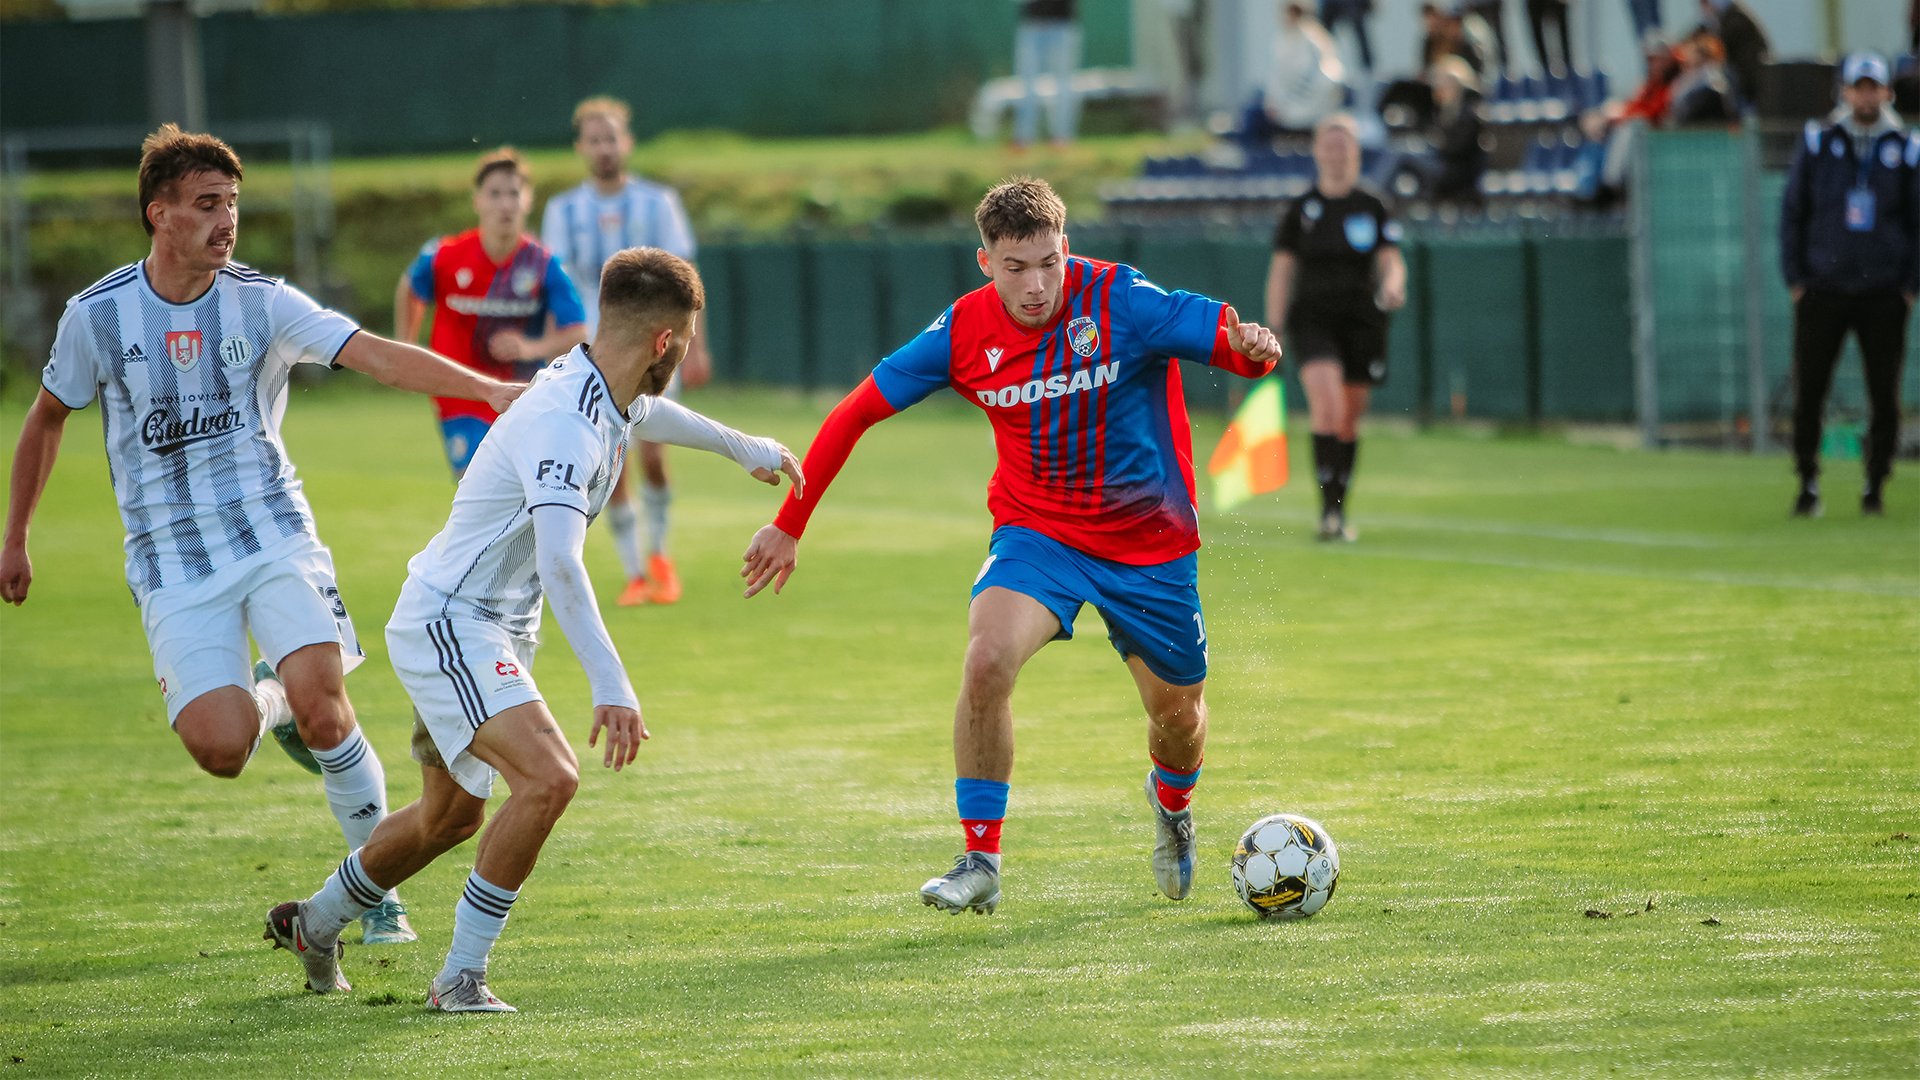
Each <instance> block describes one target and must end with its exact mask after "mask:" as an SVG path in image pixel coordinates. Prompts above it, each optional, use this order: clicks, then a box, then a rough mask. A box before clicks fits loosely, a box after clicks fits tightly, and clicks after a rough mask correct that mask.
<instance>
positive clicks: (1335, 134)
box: [1266, 113, 1407, 541]
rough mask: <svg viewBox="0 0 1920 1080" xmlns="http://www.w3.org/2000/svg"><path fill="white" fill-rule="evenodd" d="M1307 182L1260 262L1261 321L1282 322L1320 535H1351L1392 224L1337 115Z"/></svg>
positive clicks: (1383, 369) (1400, 272) (1396, 290)
mask: <svg viewBox="0 0 1920 1080" xmlns="http://www.w3.org/2000/svg"><path fill="white" fill-rule="evenodd" d="M1313 162H1314V165H1315V166H1316V168H1317V170H1318V171H1317V175H1316V177H1315V179H1314V184H1313V188H1312V189H1311V190H1309V191H1308V192H1307V193H1306V194H1305V195H1303V196H1301V197H1300V198H1299V199H1296V200H1294V202H1293V203H1292V205H1290V206H1288V207H1287V209H1286V211H1285V212H1284V213H1283V214H1281V216H1280V222H1279V225H1278V227H1277V228H1275V230H1274V235H1273V257H1272V258H1271V260H1270V261H1269V263H1268V267H1267V289H1266V302H1267V304H1266V308H1267V310H1266V315H1267V323H1268V324H1269V325H1271V326H1274V327H1281V326H1284V327H1285V332H1286V336H1287V339H1288V342H1289V344H1288V347H1287V348H1288V352H1289V353H1290V354H1291V355H1292V356H1293V358H1294V362H1295V363H1296V364H1298V365H1299V376H1300V386H1301V388H1302V389H1303V390H1305V391H1306V394H1307V412H1308V414H1309V416H1310V417H1311V420H1312V427H1313V465H1314V474H1315V477H1316V479H1318V481H1319V484H1320V527H1319V537H1320V539H1322V540H1332V541H1351V540H1352V539H1354V535H1355V534H1354V531H1353V529H1352V528H1350V527H1349V526H1348V524H1347V510H1346V505H1347V504H1346V500H1347V494H1348V492H1349V491H1351V490H1352V487H1353V474H1354V464H1355V461H1356V459H1357V458H1358V455H1359V452H1360V418H1361V417H1362V416H1364V415H1365V414H1366V411H1367V401H1368V398H1369V397H1370V395H1371V394H1372V392H1373V388H1374V387H1376V386H1379V385H1381V384H1383V383H1385V382H1386V380H1387V321H1388V318H1389V315H1390V313H1392V312H1394V311H1397V310H1399V309H1400V307H1401V306H1402V305H1403V304H1405V303H1406V300H1407V264H1406V262H1405V260H1404V259H1402V258H1401V255H1400V238H1401V230H1400V223H1399V222H1398V221H1395V220H1394V218H1393V215H1392V213H1391V212H1389V211H1388V209H1387V206H1386V204H1385V203H1384V202H1383V201H1382V200H1381V198H1380V196H1379V195H1378V194H1377V193H1375V192H1374V191H1372V190H1371V189H1369V188H1368V187H1367V186H1366V185H1365V184H1364V183H1362V182H1361V180H1360V134H1359V131H1358V130H1357V129H1356V127H1355V125H1354V122H1353V118H1352V117H1350V116H1347V115H1345V114H1344V113H1340V114H1335V115H1333V116H1330V117H1328V118H1326V119H1325V120H1322V121H1321V122H1320V126H1319V127H1318V128H1317V129H1315V131H1314V134H1313Z"/></svg>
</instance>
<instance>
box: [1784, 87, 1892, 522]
mask: <svg viewBox="0 0 1920 1080" xmlns="http://www.w3.org/2000/svg"><path fill="white" fill-rule="evenodd" d="M1840 81H1841V90H1840V93H1841V96H1842V98H1843V99H1844V102H1843V104H1841V106H1840V107H1839V108H1838V109H1836V110H1834V112H1833V114H1832V115H1831V116H1829V117H1828V118H1827V121H1826V123H1825V124H1824V125H1823V124H1822V123H1821V122H1820V121H1817V120H1815V121H1809V122H1808V123H1807V128H1806V133H1805V135H1804V137H1803V138H1802V139H1801V140H1800V146H1799V149H1798V151H1797V152H1796V154H1795V156H1794V161H1793V168H1792V171H1791V172H1789V173H1788V175H1787V188H1786V194H1785V197H1784V199H1783V200H1782V205H1781V210H1780V264H1781V269H1782V271H1783V272H1784V273H1785V275H1786V279H1787V288H1788V290H1789V291H1790V292H1791V293H1792V296H1793V380H1794V403H1793V453H1794V459H1795V464H1796V465H1797V466H1798V468H1799V470H1800V493H1799V496H1798V497H1797V498H1796V499H1795V500H1794V504H1793V514H1794V516H1795V517H1816V516H1818V515H1819V513H1820V482H1819V476H1820V458H1819V452H1820V424H1821V418H1822V414H1823V413H1824V412H1825V411H1826V405H1827V391H1828V389H1829V388H1830V387H1831V386H1832V384H1833V369H1834V365H1835V364H1837V363H1838V362H1839V358H1840V347H1841V345H1842V343H1844V342H1845V340H1846V336H1847V332H1848V331H1849V330H1851V331H1853V333H1854V336H1855V337H1856V338H1857V339H1858V341H1859V342H1860V356H1861V361H1862V363H1863V366H1864V367H1865V374H1866V384H1867V408H1868V421H1867V439H1866V446H1865V448H1864V451H1865V453H1864V456H1865V458H1866V470H1867V478H1866V479H1867V484H1866V490H1865V492H1864V493H1863V494H1862V495H1861V497H1860V512H1861V513H1863V514H1868V515H1873V516H1879V515H1880V514H1881V513H1882V509H1881V506H1882V503H1881V497H1882V489H1883V488H1884V487H1885V485H1886V481H1887V475H1888V473H1890V472H1891V471H1892V469H1893V451H1894V446H1895V445H1896V444H1897V443H1898V441H1899V436H1900V368H1901V365H1902V364H1903V363H1904V362H1905V360H1906V341H1907V316H1908V314H1909V313H1910V312H1911V311H1912V309H1913V301H1914V296H1915V294H1916V293H1920V135H1909V134H1907V133H1906V132H1905V131H1904V130H1902V128H1901V125H1900V118H1899V117H1898V116H1896V115H1895V114H1894V112H1893V109H1892V107H1891V105H1890V101H1891V99H1892V93H1891V91H1890V90H1889V89H1888V79H1887V62H1886V60H1885V59H1883V58H1882V57H1880V56H1878V55H1876V54H1874V53H1854V54H1853V55H1852V56H1849V57H1847V59H1846V61H1845V63H1844V64H1842V65H1841V77H1840Z"/></svg>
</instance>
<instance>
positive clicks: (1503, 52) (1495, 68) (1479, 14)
mask: <svg viewBox="0 0 1920 1080" xmlns="http://www.w3.org/2000/svg"><path fill="white" fill-rule="evenodd" d="M1505 9H1506V0H1461V2H1460V21H1461V25H1462V26H1463V27H1473V21H1474V20H1476V19H1477V20H1479V21H1480V23H1481V25H1483V26H1484V27H1485V28H1486V29H1485V30H1484V31H1483V34H1484V36H1483V37H1482V38H1481V40H1483V41H1485V42H1486V43H1487V44H1488V46H1489V48H1488V49H1487V50H1486V56H1487V69H1486V70H1488V71H1491V72H1496V73H1503V72H1505V71H1507V70H1508V69H1509V68H1511V67H1512V66H1513V52H1512V50H1510V49H1509V48H1508V47H1507V20H1506V10H1505ZM1470 36H1471V34H1470Z"/></svg>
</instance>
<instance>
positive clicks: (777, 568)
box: [740, 479, 800, 596]
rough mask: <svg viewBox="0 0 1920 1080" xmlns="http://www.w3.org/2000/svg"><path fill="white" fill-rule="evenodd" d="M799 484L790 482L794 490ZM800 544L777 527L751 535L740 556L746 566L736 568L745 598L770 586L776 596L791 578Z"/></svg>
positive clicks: (762, 527)
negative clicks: (745, 588) (793, 485)
mask: <svg viewBox="0 0 1920 1080" xmlns="http://www.w3.org/2000/svg"><path fill="white" fill-rule="evenodd" d="M799 482H800V481H799V480H798V479H796V480H795V481H794V483H795V486H796V490H797V488H798V485H799ZM799 549H800V541H798V540H796V539H794V538H793V537H791V536H789V535H787V534H786V533H785V532H783V531H782V530H781V528H780V526H778V525H763V526H761V527H760V531H759V532H757V533H754V534H753V542H752V543H750V544H748V545H747V553H746V554H745V555H743V556H741V558H742V559H744V560H745V562H746V565H744V566H742V567H741V568H740V576H741V577H743V578H746V579H747V592H746V595H747V596H752V595H754V594H755V593H757V592H759V591H760V590H761V589H764V588H766V587H767V584H768V583H769V582H771V583H772V584H773V591H774V592H775V593H778V592H779V591H780V590H781V589H782V588H783V587H785V585H786V584H787V579H788V578H790V577H792V576H793V566H794V562H795V561H796V560H797V559H798V558H799Z"/></svg>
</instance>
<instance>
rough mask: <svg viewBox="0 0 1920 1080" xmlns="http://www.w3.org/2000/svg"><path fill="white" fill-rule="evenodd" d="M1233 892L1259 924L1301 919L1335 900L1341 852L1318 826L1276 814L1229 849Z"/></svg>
mask: <svg viewBox="0 0 1920 1080" xmlns="http://www.w3.org/2000/svg"><path fill="white" fill-rule="evenodd" d="M1231 866H1232V870H1233V891H1234V892H1237V893H1239V894H1240V899H1241V900H1242V901H1244V902H1245V903H1246V905H1247V906H1248V907H1250V908H1252V909H1253V910H1254V912H1255V914H1258V915H1259V916H1260V917H1261V918H1263V919H1304V918H1306V917H1307V916H1309V915H1312V914H1313V913H1314V912H1316V911H1319V910H1320V909H1321V908H1323V907H1326V906H1327V901H1328V900H1331V899H1333V888H1334V886H1335V885H1337V884H1339V883H1340V852H1339V850H1338V849H1336V848H1335V847H1334V846H1333V837H1331V836H1328V835H1327V830H1325V829H1323V828H1321V827H1320V823H1319V822H1317V821H1313V820H1311V819H1309V818H1303V817H1301V816H1300V815H1298V814H1274V815H1273V816H1272V817H1263V818H1261V819H1260V820H1259V821H1256V822H1254V823H1253V825H1252V826H1251V827H1249V828H1248V829H1247V831H1246V834H1245V835H1244V836H1242V837H1240V843H1239V845H1238V846H1236V847H1235V848H1234V849H1233V862H1232V864H1231Z"/></svg>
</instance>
